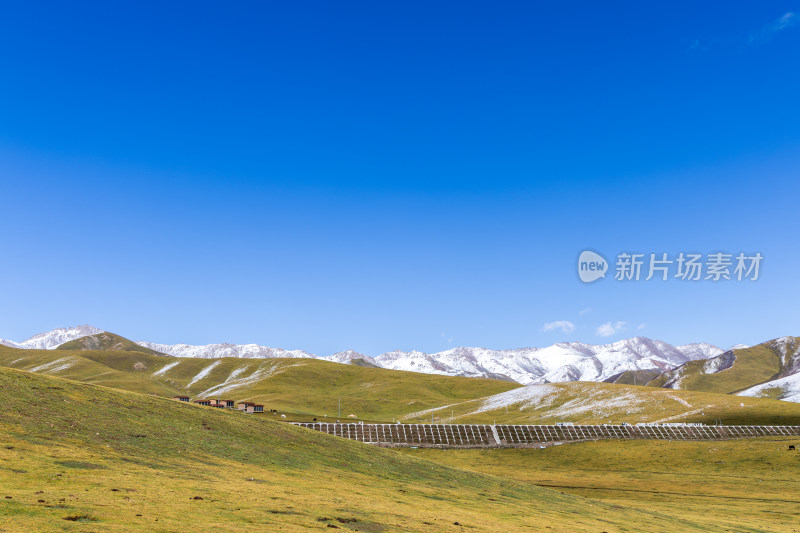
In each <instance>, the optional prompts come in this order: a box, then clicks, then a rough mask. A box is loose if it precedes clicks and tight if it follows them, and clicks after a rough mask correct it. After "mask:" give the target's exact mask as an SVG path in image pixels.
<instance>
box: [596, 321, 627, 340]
mask: <svg viewBox="0 0 800 533" xmlns="http://www.w3.org/2000/svg"><path fill="white" fill-rule="evenodd" d="M627 327H628V323H627V322H606V323H605V324H603V325H601V326H598V328H597V329H596V330H595V334H597V335H598V336H600V337H610V336H611V335H613V334H614V333H616V332H618V331H622V330H623V329H625V328H627Z"/></svg>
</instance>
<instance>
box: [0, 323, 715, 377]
mask: <svg viewBox="0 0 800 533" xmlns="http://www.w3.org/2000/svg"><path fill="white" fill-rule="evenodd" d="M99 333H105V332H103V330H101V329H99V328H96V327H94V326H88V325H84V326H77V327H74V328H59V329H54V330H52V331H49V332H45V333H40V334H38V335H34V336H33V337H31V338H30V339H28V340H25V341H23V342H14V341H8V340H0V344H5V345H6V346H11V347H14V348H37V349H55V348H58V347H59V346H61V345H63V344H65V343H68V342H70V341H75V340H76V339H80V338H83V337H87V336H93V335H94V336H96V335H97V334H99ZM115 337H116V336H115ZM109 339H110V337H109ZM119 339H122V341H127V339H124V338H122V337H116V338H115V339H114V342H116V343H118V344H119V343H120V342H121V341H120V340H119ZM106 340H107V341H108V339H106ZM92 342H93V343H94V344H93V345H92V346H84V347H83V349H98V348H100V347H102V348H104V349H109V347H108V346H106V345H104V344H102V343H101V341H99V340H95V341H92ZM108 342H110V341H108ZM127 342H128V343H130V341H127ZM136 345H138V346H141V347H143V351H145V350H144V349H147V350H152V351H153V352H157V353H161V354H166V355H171V356H175V357H193V358H205V359H217V358H221V357H236V358H243V359H256V358H257V359H262V358H312V359H321V360H325V361H331V362H335V363H344V364H358V365H362V366H374V367H379V368H387V369H391V370H407V371H412V372H421V373H426V374H440V375H447V376H464V377H489V378H495V379H503V380H507V381H514V382H517V383H521V384H523V385H529V384H537V383H552V382H563V381H614V379H615V378H616V377H617V376H620V375H622V374H624V373H626V372H639V371H652V372H654V375H655V374H661V373H662V372H665V371H670V370H672V369H675V368H677V367H680V366H681V365H683V364H685V363H688V362H690V361H696V360H701V359H702V360H705V359H708V358H710V357H714V356H717V355H720V354H722V353H723V352H724V350H722V349H720V348H718V347H717V346H713V345H711V344H707V343H693V344H686V345H681V346H673V345H671V344H668V343H666V342H663V341H659V340H653V339H648V338H646V337H634V338H631V339H626V340H621V341H618V342H614V343H610V344H601V345H592V344H585V343H579V342H565V343H558V344H554V345H552V346H548V347H546V348H518V349H511V350H492V349H487V348H470V347H460V348H453V349H450V350H445V351H442V352H437V353H425V352H420V351H410V352H404V351H392V352H386V353H384V354H381V355H379V356H377V357H370V356H368V355H365V354H362V353H359V352H356V351H354V350H347V351H343V352H338V353H335V354H333V355H330V356H326V357H319V356H317V355H314V354H311V353H308V352H305V351H303V350H284V349H282V348H271V347H268V346H261V345H258V344H238V345H237V344H228V343H223V344H208V345H199V346H198V345H190V344H159V343H154V342H149V341H137V342H136ZM126 346H127V347H126V348H125V349H131V348H130V346H129V345H126ZM639 384H644V383H639Z"/></svg>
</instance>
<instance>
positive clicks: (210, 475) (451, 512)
mask: <svg viewBox="0 0 800 533" xmlns="http://www.w3.org/2000/svg"><path fill="white" fill-rule="evenodd" d="M0 395H2V401H3V415H2V417H0V530H2V531H94V532H101V531H158V532H173V531H175V532H178V531H181V532H183V531H211V530H215V531H297V530H301V529H325V530H328V529H330V528H331V527H330V526H336V527H337V528H339V529H342V530H354V531H372V532H381V531H531V530H546V531H570V532H575V531H592V532H599V531H608V532H612V531H654V532H655V531H714V530H716V528H715V527H711V526H709V525H708V520H695V519H684V518H678V517H677V515H678V513H674V514H672V513H670V512H664V511H662V510H661V509H657V508H656V507H655V506H649V505H645V506H643V508H639V507H638V506H636V505H630V506H629V505H626V504H621V503H608V502H602V501H599V500H596V499H594V498H586V497H584V496H580V495H573V494H566V493H564V492H566V491H562V490H552V489H547V488H541V487H536V486H533V485H532V484H530V483H529V482H526V481H525V480H514V479H508V478H503V477H497V476H493V475H487V474H480V473H474V472H468V471H465V470H461V469H456V468H452V467H449V466H444V465H441V464H438V463H436V462H432V461H428V460H426V459H424V458H417V457H410V456H408V455H404V454H402V453H400V452H398V451H395V450H386V449H380V448H374V447H371V446H369V445H366V444H360V443H357V442H351V441H346V440H343V439H338V438H336V437H331V436H328V435H324V434H322V433H317V432H314V431H310V430H305V429H303V428H299V427H296V426H291V425H289V424H284V423H280V422H274V421H272V420H271V419H269V418H268V417H259V416H254V415H245V414H242V413H238V412H235V411H224V410H216V409H212V408H205V407H200V406H196V405H190V404H184V403H180V402H176V401H172V400H167V399H163V398H158V397H154V396H150V395H140V394H136V393H131V392H126V391H120V390H115V389H109V388H106V387H101V386H94V385H87V384H83V383H77V382H73V381H69V380H65V379H60V378H55V377H49V376H42V375H38V374H33V373H29V372H24V371H18V370H12V369H0ZM501 473H502V472H501Z"/></svg>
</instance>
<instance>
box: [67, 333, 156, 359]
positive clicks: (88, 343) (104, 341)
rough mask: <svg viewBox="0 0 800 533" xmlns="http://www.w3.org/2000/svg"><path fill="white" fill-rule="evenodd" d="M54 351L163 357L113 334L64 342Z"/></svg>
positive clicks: (101, 334)
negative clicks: (112, 352)
mask: <svg viewBox="0 0 800 533" xmlns="http://www.w3.org/2000/svg"><path fill="white" fill-rule="evenodd" d="M56 350H68V351H70V350H72V351H74V350H111V351H121V352H143V353H149V354H151V355H164V354H163V353H161V352H157V351H155V350H151V349H150V348H145V347H144V346H139V345H138V344H136V343H135V342H133V341H132V340H128V339H126V338H125V337H121V336H119V335H115V334H114V333H108V332H107V331H106V332H103V333H97V334H95V335H88V336H86V337H81V338H79V339H75V340H72V341H69V342H66V343H64V344H62V345H61V346H59V347H58V348H56Z"/></svg>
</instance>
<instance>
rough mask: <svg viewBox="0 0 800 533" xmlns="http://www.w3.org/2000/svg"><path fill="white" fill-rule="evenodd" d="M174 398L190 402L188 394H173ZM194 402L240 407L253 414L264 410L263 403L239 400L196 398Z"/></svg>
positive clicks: (206, 404)
mask: <svg viewBox="0 0 800 533" xmlns="http://www.w3.org/2000/svg"><path fill="white" fill-rule="evenodd" d="M172 399H173V400H177V401H179V402H189V397H188V396H173V397H172ZM194 403H196V404H198V405H205V406H208V407H218V408H219V409H238V410H239V411H244V412H245V413H251V414H258V413H263V412H264V406H263V405H261V404H258V403H253V402H239V403H238V404H237V403H236V402H234V401H233V400H195V401H194Z"/></svg>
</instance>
